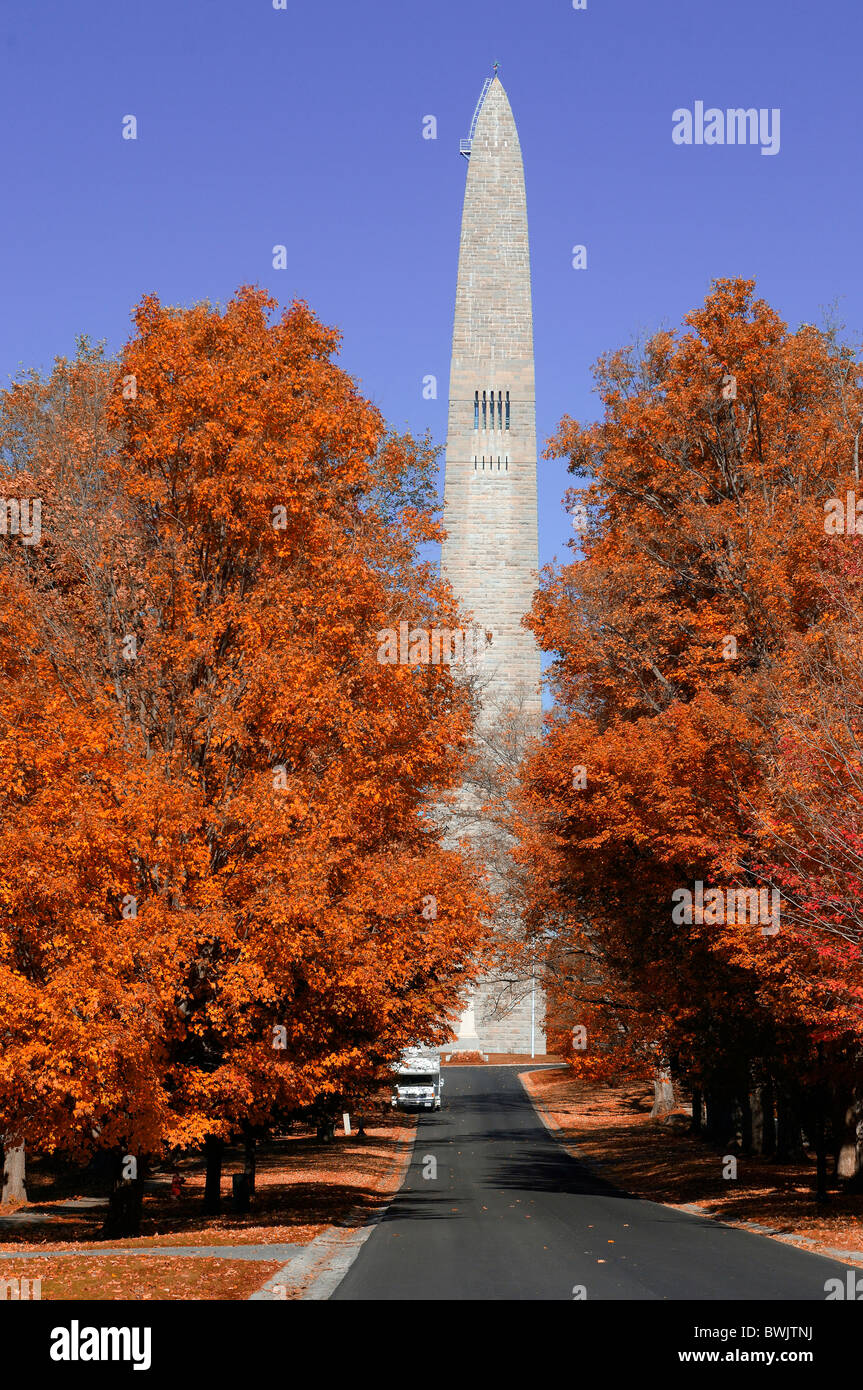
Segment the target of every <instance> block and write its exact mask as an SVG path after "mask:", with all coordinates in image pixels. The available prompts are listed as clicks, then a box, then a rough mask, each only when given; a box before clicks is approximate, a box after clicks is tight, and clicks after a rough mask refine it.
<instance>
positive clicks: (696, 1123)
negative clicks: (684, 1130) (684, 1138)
mask: <svg viewBox="0 0 863 1390" xmlns="http://www.w3.org/2000/svg"><path fill="white" fill-rule="evenodd" d="M703 1104H704V1101H703V1095H702V1091H701V1088H700V1087H698V1086H696V1087H693V1090H692V1124H691V1125H690V1126H689V1129H690V1132H691V1133H692V1134H700V1133H701V1130H702V1127H703V1125H704V1118H703V1116H702V1113H701V1107H702V1105H703Z"/></svg>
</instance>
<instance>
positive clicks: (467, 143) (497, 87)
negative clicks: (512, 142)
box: [459, 63, 512, 159]
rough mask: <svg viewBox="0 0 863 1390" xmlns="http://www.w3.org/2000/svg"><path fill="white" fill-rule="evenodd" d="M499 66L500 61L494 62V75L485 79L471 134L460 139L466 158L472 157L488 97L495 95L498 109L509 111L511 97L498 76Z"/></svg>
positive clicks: (461, 151) (472, 122)
mask: <svg viewBox="0 0 863 1390" xmlns="http://www.w3.org/2000/svg"><path fill="white" fill-rule="evenodd" d="M499 66H500V65H499V64H498V63H495V64H494V76H493V77H487V78H486V79H485V82H484V83H483V86H482V91H481V92H480V94H479V101H478V102H477V104H476V109H475V111H474V113H473V120H472V121H471V123H470V134H469V135H468V137H467V139H466V140H460V141H459V153H460V154H463V155H464V157H465V159H470V152H471V147H472V145H473V138H474V135H475V134H476V128H477V122H478V121H479V118H480V116H481V115H482V113H483V110H484V109H485V107H486V104H487V103H488V98H489V97H490V96H493V97H494V98H495V100H494V101H493V102H492V103H491V104H492V105H494V106H496V107H498V109H503V110H507V111H508V110H509V98H508V97H507V95H506V90H505V88H504V85H503V83H502V82H501V80H500V77H499V76H498V67H499ZM509 114H510V117H511V115H512V113H511V112H510V113H509Z"/></svg>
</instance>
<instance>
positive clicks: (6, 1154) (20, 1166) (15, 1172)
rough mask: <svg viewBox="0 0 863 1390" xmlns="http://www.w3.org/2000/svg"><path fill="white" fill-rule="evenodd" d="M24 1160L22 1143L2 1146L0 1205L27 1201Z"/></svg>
mask: <svg viewBox="0 0 863 1390" xmlns="http://www.w3.org/2000/svg"><path fill="white" fill-rule="evenodd" d="M25 1159H26V1150H25V1148H24V1144H23V1143H20V1144H4V1146H3V1183H2V1188H0V1203H4V1202H26V1201H27V1187H26V1184H25V1182H24V1168H25Z"/></svg>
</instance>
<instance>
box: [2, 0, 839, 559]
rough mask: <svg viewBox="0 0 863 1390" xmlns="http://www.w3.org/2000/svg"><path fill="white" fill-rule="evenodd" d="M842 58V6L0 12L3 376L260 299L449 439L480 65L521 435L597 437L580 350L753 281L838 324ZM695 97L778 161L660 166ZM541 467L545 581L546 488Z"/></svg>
mask: <svg viewBox="0 0 863 1390" xmlns="http://www.w3.org/2000/svg"><path fill="white" fill-rule="evenodd" d="M861 40H863V19H861V4H860V0H811V3H810V0H723V2H722V3H707V0H588V8H587V10H585V11H574V10H573V8H572V0H493V2H492V0H434V3H422V0H364V2H363V3H351V2H350V0H326V3H324V0H317V2H315V0H287V9H286V10H284V11H280V10H274V9H273V4H272V0H4V3H3V5H2V8H0V63H2V82H0V128H2V151H3V160H2V186H3V193H4V199H3V201H4V215H3V218H2V224H0V306H2V310H0V312H2V318H0V380H2V381H4V382H5V381H6V380H7V379H8V376H9V375H10V374H11V373H13V372H14V371H15V370H16V368H17V367H18V366H19V364H24V365H38V366H43V367H45V366H48V365H50V362H51V360H52V358H53V357H54V355H55V354H59V353H69V352H71V351H72V350H73V347H74V340H75V337H76V335H77V334H79V333H88V334H90V335H91V337H93V338H94V339H102V338H104V339H105V340H106V341H107V345H108V348H109V349H110V350H114V349H116V348H117V347H118V346H119V344H120V343H121V342H122V340H123V339H124V337H125V336H126V335H127V333H128V330H129V313H130V310H131V308H132V306H133V305H134V304H135V302H136V301H137V300H138V299H139V298H140V297H141V296H142V295H143V294H145V293H148V292H152V291H155V292H156V293H158V294H159V295H160V297H161V298H163V299H164V300H166V301H168V302H173V303H190V302H193V301H194V300H196V299H200V298H203V297H209V298H211V299H214V300H220V301H224V300H225V299H227V298H228V297H229V296H230V294H231V293H232V291H233V290H234V289H235V288H236V287H237V286H238V285H240V284H242V283H247V282H253V283H258V284H261V285H264V286H266V287H267V288H269V289H270V290H271V291H272V293H273V294H274V295H275V296H276V298H277V299H278V300H279V301H280V302H281V303H287V302H288V301H289V300H290V299H291V298H292V297H294V296H299V297H302V298H304V299H307V300H308V302H309V303H310V304H311V306H312V307H313V308H314V309H315V311H316V312H317V313H318V314H319V315H320V316H321V317H322V318H323V319H324V320H325V321H326V322H328V323H333V324H337V325H338V326H339V327H340V328H341V330H342V332H343V334H344V347H343V353H342V362H343V364H344V366H345V367H346V368H347V369H348V370H349V371H350V372H351V373H353V374H354V375H355V376H357V377H359V378H360V379H361V381H362V384H363V388H364V390H365V391H366V393H367V394H368V395H369V396H370V397H371V398H372V399H373V400H374V401H375V402H376V403H377V404H378V405H379V406H380V407H381V409H382V410H383V412H384V414H385V415H386V417H387V418H388V420H390V422H391V423H392V424H393V425H395V426H397V427H402V426H404V425H409V426H410V427H412V428H413V429H414V430H416V431H422V430H423V429H425V428H426V427H427V426H428V427H430V428H431V430H432V432H433V434H434V436H435V438H436V439H437V440H438V441H439V442H441V443H442V442H443V439H444V435H445V422H446V400H445V397H446V388H447V378H448V371H449V348H450V333H451V328H452V313H453V298H454V293H455V275H456V261H457V250H458V234H459V224H460V218H461V202H462V196H463V190H464V178H465V168H466V166H465V162H464V160H463V159H461V158H460V157H459V155H458V141H459V138H460V137H462V136H464V135H466V134H467V130H468V126H469V123H470V117H471V114H472V112H473V108H474V105H475V103H476V99H477V96H478V94H479V91H480V88H481V85H482V82H483V79H484V78H485V77H486V76H487V75H488V74H489V73H490V71H491V66H492V63H493V62H494V60H495V59H497V60H498V61H499V62H500V75H501V79H502V81H503V83H504V86H505V87H506V88H507V91H508V93H509V97H510V100H511V102H512V106H513V110H514V113H515V117H516V120H517V122H518V125H519V130H520V135H521V142H522V148H523V152H524V157H525V165H526V177H527V194H528V214H529V218H530V225H531V239H532V257H533V283H534V312H535V337H536V358H537V363H536V365H537V396H538V425H539V431H540V440H541V441H542V439H543V438H544V437H545V436H546V435H548V434H549V433H550V432H551V431H552V430H553V428H554V426H555V424H556V422H557V420H558V419H559V418H560V416H561V415H562V414H563V413H564V412H568V413H570V414H573V415H575V416H576V417H577V418H580V419H582V420H587V419H590V418H593V417H595V415H596V413H597V402H596V397H595V396H594V395H592V393H591V391H592V379H591V375H590V366H591V363H592V362H593V361H594V360H595V358H596V357H597V356H598V354H599V353H601V352H604V351H606V350H608V349H611V348H615V347H617V346H619V345H621V344H622V343H625V342H628V341H631V339H632V338H633V336H634V335H636V334H637V333H638V332H639V331H645V330H651V329H654V328H656V327H659V326H660V325H661V324H663V323H665V324H672V325H673V324H677V323H678V322H679V320H680V318H681V316H682V315H683V314H684V313H685V312H686V311H687V310H688V309H690V308H691V307H693V306H695V305H696V304H698V303H699V302H701V301H702V300H703V298H704V295H705V293H706V292H707V289H708V286H709V282H710V280H711V279H712V278H713V277H715V276H729V275H746V276H755V277H756V279H757V281H758V287H759V291H760V292H761V294H763V295H764V296H765V297H766V298H767V299H768V300H769V301H770V302H771V303H772V304H773V305H774V307H775V308H776V309H777V310H778V311H779V312H780V313H781V314H782V315H783V316H784V317H785V318H787V319H788V320H789V321H790V322H791V323H792V324H794V325H796V324H797V323H799V322H800V321H802V320H807V321H816V322H817V321H819V320H820V318H821V316H822V309H823V307H824V306H826V305H828V304H829V303H830V302H831V301H833V300H834V299H836V298H837V297H840V299H841V303H840V309H841V313H842V317H844V319H845V320H846V322H847V324H848V329H849V331H850V332H851V333H857V332H858V330H860V329H861V326H863V304H861V275H860V262H861V225H863V218H861V201H863V192H861V187H863V183H861V167H860V151H861V147H863V129H861V127H863V105H861V102H860V96H859V93H860V55H861V51H863V43H861ZM698 100H703V101H704V102H705V104H706V105H707V106H717V107H720V108H726V107H729V106H735V107H736V106H744V107H750V106H754V107H757V108H762V107H765V108H773V107H779V108H780V110H781V149H780V151H779V153H778V154H777V155H775V156H772V157H770V156H763V155H762V154H761V153H760V150H759V149H758V148H757V147H755V148H753V147H748V146H747V147H743V148H740V147H727V146H726V147H713V148H710V147H706V146H701V147H696V146H693V147H690V148H686V147H681V146H677V145H675V144H673V143H672V139H671V129H672V112H673V111H674V110H675V108H678V107H684V106H688V107H690V108H691V107H692V106H693V104H694V103H695V102H696V101H698ZM128 114H133V115H135V116H136V118H137V121H138V139H137V141H134V142H133V141H128V140H123V139H122V138H121V127H122V119H123V117H124V116H125V115H128ZM425 115H434V116H436V118H437V120H438V137H439V138H438V139H437V140H436V141H428V140H423V139H422V118H423V117H424V116H425ZM275 243H284V244H285V245H286V247H287V249H288V268H287V269H286V270H284V271H275V270H273V268H272V247H273V245H274V244H275ZM575 243H583V244H585V245H586V246H587V248H588V268H587V270H586V271H575V270H573V269H572V267H571V248H572V246H573V245H574V244H575ZM427 373H434V374H436V375H437V377H438V379H439V383H440V393H439V399H438V400H437V401H424V400H423V399H422V390H421V382H422V378H423V376H424V375H425V374H427ZM540 447H542V443H541V445H540ZM539 476H540V554H541V558H542V559H543V560H548V559H550V558H551V557H552V555H554V554H558V555H562V554H563V553H564V552H563V543H564V541H565V540H566V539H567V538H568V537H569V536H570V535H571V530H570V526H569V522H568V518H567V517H566V515H565V513H564V512H563V509H562V506H561V497H562V494H563V491H564V489H565V487H566V485H567V479H566V475H565V471H564V469H563V466H562V465H560V464H550V463H541V464H540V475H539Z"/></svg>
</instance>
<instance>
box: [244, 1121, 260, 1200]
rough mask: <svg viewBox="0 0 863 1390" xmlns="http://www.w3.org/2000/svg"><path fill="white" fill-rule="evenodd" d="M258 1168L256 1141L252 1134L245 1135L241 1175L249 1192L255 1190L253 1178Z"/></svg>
mask: <svg viewBox="0 0 863 1390" xmlns="http://www.w3.org/2000/svg"><path fill="white" fill-rule="evenodd" d="M257 1168H258V1155H257V1140H256V1139H255V1136H254V1134H248V1133H247V1134H246V1138H245V1149H244V1157H243V1173H244V1174H245V1178H246V1182H247V1183H248V1184H249V1192H254V1190H255V1176H256V1173H257Z"/></svg>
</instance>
